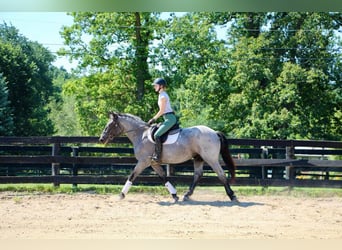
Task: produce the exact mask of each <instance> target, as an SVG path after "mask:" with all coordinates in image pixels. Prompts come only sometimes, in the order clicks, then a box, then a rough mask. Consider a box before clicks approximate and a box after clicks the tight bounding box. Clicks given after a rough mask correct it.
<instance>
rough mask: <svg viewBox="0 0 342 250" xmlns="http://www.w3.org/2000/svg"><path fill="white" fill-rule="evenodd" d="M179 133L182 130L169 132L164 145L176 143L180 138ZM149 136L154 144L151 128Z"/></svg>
mask: <svg viewBox="0 0 342 250" xmlns="http://www.w3.org/2000/svg"><path fill="white" fill-rule="evenodd" d="M179 133H180V130H178V132H177V133H174V134H169V135H168V136H167V139H166V141H165V142H164V143H163V145H165V144H173V143H175V142H176V141H177V140H178V136H179ZM147 138H148V140H149V141H150V142H152V143H153V144H155V142H154V140H153V139H152V135H151V131H150V130H149V131H148V134H147Z"/></svg>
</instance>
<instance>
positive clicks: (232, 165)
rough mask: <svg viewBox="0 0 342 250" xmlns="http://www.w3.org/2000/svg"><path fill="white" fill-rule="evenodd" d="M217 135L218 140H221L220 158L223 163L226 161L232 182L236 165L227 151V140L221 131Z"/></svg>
mask: <svg viewBox="0 0 342 250" xmlns="http://www.w3.org/2000/svg"><path fill="white" fill-rule="evenodd" d="M217 135H218V136H219V138H220V142H221V150H220V153H221V156H222V159H223V161H224V163H226V166H227V167H228V170H229V173H230V175H231V181H232V182H234V181H235V170H236V166H235V163H234V160H233V158H232V156H231V154H230V152H229V145H228V140H227V138H226V136H225V135H224V134H223V133H222V132H217Z"/></svg>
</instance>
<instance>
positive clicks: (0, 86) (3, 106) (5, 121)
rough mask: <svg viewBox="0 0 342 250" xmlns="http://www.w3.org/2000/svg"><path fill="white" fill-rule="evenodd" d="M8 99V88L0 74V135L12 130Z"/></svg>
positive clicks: (6, 134)
mask: <svg viewBox="0 0 342 250" xmlns="http://www.w3.org/2000/svg"><path fill="white" fill-rule="evenodd" d="M9 104H10V102H9V101H8V88H7V86H6V82H5V78H4V77H3V76H2V74H0V136H8V135H11V134H12V130H13V117H12V116H13V114H12V109H11V107H10V105H9Z"/></svg>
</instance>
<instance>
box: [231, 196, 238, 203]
mask: <svg viewBox="0 0 342 250" xmlns="http://www.w3.org/2000/svg"><path fill="white" fill-rule="evenodd" d="M231 201H232V202H233V203H236V204H238V203H240V201H239V200H238V199H237V198H236V196H235V195H234V196H233V197H232V199H231Z"/></svg>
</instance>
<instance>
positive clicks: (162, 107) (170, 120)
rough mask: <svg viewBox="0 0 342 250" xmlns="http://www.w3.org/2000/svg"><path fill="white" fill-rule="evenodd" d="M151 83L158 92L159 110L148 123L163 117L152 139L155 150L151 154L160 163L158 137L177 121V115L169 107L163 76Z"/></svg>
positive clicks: (160, 145)
mask: <svg viewBox="0 0 342 250" xmlns="http://www.w3.org/2000/svg"><path fill="white" fill-rule="evenodd" d="M152 85H153V86H154V90H155V91H156V92H158V93H159V96H158V106H159V111H158V113H157V114H156V115H155V116H153V118H152V119H150V120H149V121H148V124H149V125H151V124H152V123H155V122H156V120H157V119H158V118H159V117H161V116H163V118H164V122H163V123H162V124H161V126H160V127H159V129H158V130H157V131H156V133H155V134H154V140H155V143H156V144H155V152H154V154H153V155H152V161H154V162H156V163H160V158H161V154H162V142H161V138H160V137H161V136H162V135H163V134H165V133H166V132H167V131H168V130H169V129H170V128H172V126H174V125H175V124H176V123H177V117H176V115H175V113H174V112H173V110H172V108H171V103H170V98H169V95H168V94H167V93H166V81H165V80H164V79H163V78H157V79H155V80H154V82H153V83H152Z"/></svg>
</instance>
